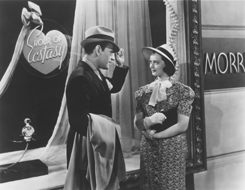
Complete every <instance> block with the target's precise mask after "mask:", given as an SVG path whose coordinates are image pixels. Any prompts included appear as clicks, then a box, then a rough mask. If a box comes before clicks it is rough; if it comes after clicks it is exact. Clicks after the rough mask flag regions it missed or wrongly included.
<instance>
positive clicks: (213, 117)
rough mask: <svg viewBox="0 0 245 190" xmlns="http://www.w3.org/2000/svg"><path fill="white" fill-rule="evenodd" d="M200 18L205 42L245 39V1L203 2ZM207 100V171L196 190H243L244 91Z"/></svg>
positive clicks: (209, 95) (208, 94) (197, 178)
mask: <svg viewBox="0 0 245 190" xmlns="http://www.w3.org/2000/svg"><path fill="white" fill-rule="evenodd" d="M201 17H202V35H203V40H205V38H212V37H213V38H217V37H222V38H224V37H225V38H226V37H227V38H233V37H234V38H245V0H234V1H228V0H217V1H215V0H212V1H207V0H201ZM241 51H242V52H245V47H244V49H243V50H241ZM244 80H245V73H244ZM214 82H215V81H214ZM204 97H205V100H204V101H205V123H206V146H207V171H204V172H200V173H197V174H195V175H194V183H195V190H244V189H245V87H241V88H229V89H221V90H220V89H219V90H208V91H205V95H204Z"/></svg>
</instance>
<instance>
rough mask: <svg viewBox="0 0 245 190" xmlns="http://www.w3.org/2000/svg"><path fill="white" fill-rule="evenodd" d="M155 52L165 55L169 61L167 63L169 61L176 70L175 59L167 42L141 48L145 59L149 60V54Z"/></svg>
mask: <svg viewBox="0 0 245 190" xmlns="http://www.w3.org/2000/svg"><path fill="white" fill-rule="evenodd" d="M155 52H156V53H159V54H160V55H162V56H163V57H165V58H166V59H167V60H168V61H169V63H171V64H169V66H172V67H173V69H174V71H176V67H175V64H176V61H175V59H174V52H173V49H172V48H171V47H170V45H169V44H163V45H161V46H159V47H157V48H153V47H144V48H142V53H143V56H144V57H145V59H146V60H149V59H150V56H151V54H152V53H155Z"/></svg>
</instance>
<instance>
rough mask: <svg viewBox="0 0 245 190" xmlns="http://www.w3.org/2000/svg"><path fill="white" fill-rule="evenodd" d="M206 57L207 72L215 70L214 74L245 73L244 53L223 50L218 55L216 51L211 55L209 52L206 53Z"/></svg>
mask: <svg viewBox="0 0 245 190" xmlns="http://www.w3.org/2000/svg"><path fill="white" fill-rule="evenodd" d="M204 59H205V62H204V63H205V71H204V72H205V74H207V73H208V72H209V71H213V72H214V74H226V73H230V74H231V73H241V72H242V73H245V67H244V58H243V54H242V53H240V52H237V53H231V52H229V53H227V54H226V53H224V52H221V53H219V54H218V55H217V56H216V54H215V53H213V54H212V55H211V57H209V54H208V53H205V55H204Z"/></svg>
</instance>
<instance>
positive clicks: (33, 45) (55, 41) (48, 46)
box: [23, 28, 68, 75]
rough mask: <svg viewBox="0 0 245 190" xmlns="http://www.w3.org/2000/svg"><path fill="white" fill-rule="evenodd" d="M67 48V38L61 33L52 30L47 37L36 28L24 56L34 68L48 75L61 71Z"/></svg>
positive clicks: (25, 48)
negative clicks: (56, 70)
mask: <svg viewBox="0 0 245 190" xmlns="http://www.w3.org/2000/svg"><path fill="white" fill-rule="evenodd" d="M67 47H68V44H67V40H66V37H65V35H64V34H62V33H61V32H60V31H58V30H51V31H49V32H48V33H47V34H46V35H45V34H44V33H43V32H42V31H40V30H37V29H36V28H35V29H33V30H32V31H30V33H29V35H28V37H27V40H26V43H25V45H24V47H23V54H24V57H25V59H26V60H27V61H28V63H29V64H30V66H31V67H32V68H34V69H35V70H36V71H38V72H40V73H42V74H44V75H47V74H49V73H51V72H53V71H54V70H55V69H58V70H61V67H62V62H63V61H64V59H65V57H66V54H67Z"/></svg>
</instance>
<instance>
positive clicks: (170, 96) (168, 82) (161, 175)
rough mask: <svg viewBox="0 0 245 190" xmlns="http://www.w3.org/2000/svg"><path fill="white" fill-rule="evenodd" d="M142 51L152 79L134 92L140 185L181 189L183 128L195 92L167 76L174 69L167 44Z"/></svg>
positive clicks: (184, 151) (149, 188) (146, 188)
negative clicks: (139, 132)
mask: <svg viewBox="0 0 245 190" xmlns="http://www.w3.org/2000/svg"><path fill="white" fill-rule="evenodd" d="M142 53H143V55H144V57H145V59H146V60H148V61H149V65H150V69H151V72H152V75H153V76H155V77H156V80H155V81H154V82H152V83H151V84H148V85H145V86H142V87H140V88H139V90H137V91H136V93H135V98H136V115H135V126H136V127H137V128H138V129H139V130H140V131H142V134H143V135H142V139H141V150H140V167H141V189H142V190H170V189H174V190H177V189H178V190H183V189H185V169H186V165H185V160H186V154H187V142H186V134H185V131H186V130H187V128H188V123H189V117H190V115H191V110H192V106H191V104H192V102H193V100H194V96H195V95H194V92H193V90H192V89H191V88H190V87H188V86H186V85H184V84H182V83H180V82H178V81H175V80H174V79H172V78H170V77H171V76H172V75H173V74H174V73H175V71H176V68H175V64H176V61H175V60H174V53H173V51H172V49H171V47H170V46H169V45H168V44H164V45H162V46H160V47H158V48H151V47H145V48H143V49H142ZM169 113H170V114H169Z"/></svg>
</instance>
